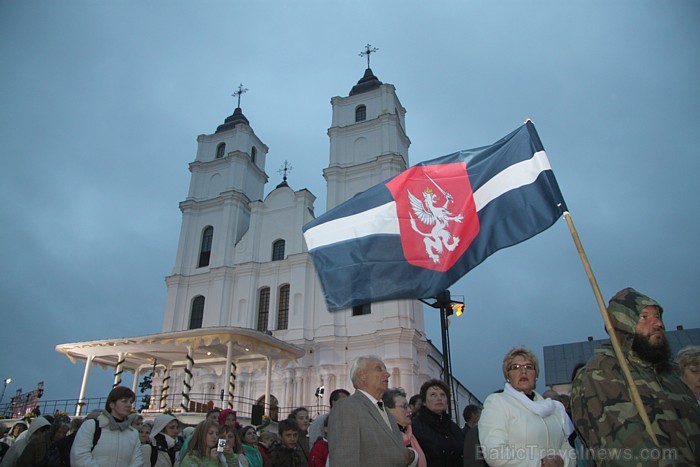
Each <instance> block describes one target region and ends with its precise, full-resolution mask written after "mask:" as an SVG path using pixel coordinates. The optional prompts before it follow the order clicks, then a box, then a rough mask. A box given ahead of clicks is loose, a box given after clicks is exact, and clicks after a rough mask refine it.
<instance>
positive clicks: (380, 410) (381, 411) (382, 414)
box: [377, 401, 391, 429]
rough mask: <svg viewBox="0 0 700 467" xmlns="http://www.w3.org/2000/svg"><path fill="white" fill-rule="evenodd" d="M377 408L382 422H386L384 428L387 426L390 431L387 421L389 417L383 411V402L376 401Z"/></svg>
mask: <svg viewBox="0 0 700 467" xmlns="http://www.w3.org/2000/svg"><path fill="white" fill-rule="evenodd" d="M377 407H379V414H380V415H381V416H382V418H383V419H384V422H386V426H388V427H389V429H391V422H390V421H389V416H388V415H387V414H386V410H384V402H382V401H377Z"/></svg>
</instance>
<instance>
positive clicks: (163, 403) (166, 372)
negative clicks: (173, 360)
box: [160, 365, 170, 412]
mask: <svg viewBox="0 0 700 467" xmlns="http://www.w3.org/2000/svg"><path fill="white" fill-rule="evenodd" d="M168 389H170V365H166V366H165V369H163V382H162V383H161V387H160V411H161V412H164V411H165V409H166V407H168Z"/></svg>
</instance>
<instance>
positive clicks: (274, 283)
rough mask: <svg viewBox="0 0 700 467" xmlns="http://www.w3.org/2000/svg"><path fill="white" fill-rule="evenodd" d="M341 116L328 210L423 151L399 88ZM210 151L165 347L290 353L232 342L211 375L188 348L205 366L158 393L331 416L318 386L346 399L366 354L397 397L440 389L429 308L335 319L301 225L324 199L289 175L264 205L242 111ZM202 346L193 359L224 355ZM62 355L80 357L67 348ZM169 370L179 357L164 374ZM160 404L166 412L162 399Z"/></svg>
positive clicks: (181, 256) (355, 103) (205, 148)
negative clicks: (217, 336) (243, 338)
mask: <svg viewBox="0 0 700 467" xmlns="http://www.w3.org/2000/svg"><path fill="white" fill-rule="evenodd" d="M331 105H332V122H331V126H330V128H329V129H328V136H329V139H330V151H329V160H328V165H327V166H326V167H325V168H324V169H323V176H324V178H325V180H326V183H327V196H326V199H327V205H326V210H329V209H331V208H333V207H335V206H337V205H339V204H341V203H342V202H344V201H346V200H347V199H349V198H351V197H352V196H354V195H355V194H357V193H359V192H361V191H364V190H366V189H368V188H370V187H371V186H374V185H376V184H378V183H380V182H382V181H384V180H386V179H388V178H390V177H392V176H394V175H396V174H398V173H400V172H401V171H403V170H405V169H406V168H408V166H409V158H408V148H409V146H410V140H409V138H408V135H407V134H406V130H405V128H406V126H405V113H406V110H405V109H404V108H403V106H402V105H401V102H400V101H399V98H398V96H397V95H396V90H395V88H394V86H393V85H391V84H385V83H382V82H381V81H379V80H378V79H377V77H375V76H374V74H373V73H372V71H371V69H370V68H367V70H366V71H365V74H364V76H363V78H362V79H361V80H360V81H358V83H357V85H355V86H354V87H353V88H352V90H351V92H350V93H349V95H348V96H345V97H333V98H332V99H331ZM197 143H198V146H197V153H196V156H195V159H194V162H192V163H190V165H189V169H190V172H191V180H190V186H189V191H188V195H187V198H186V199H185V200H184V201H182V202H181V203H180V209H181V211H182V225H181V232H180V238H179V243H178V247H177V255H176V260H175V266H174V268H173V271H172V274H171V275H170V276H168V277H167V278H166V283H167V301H166V306H165V312H164V317H163V326H162V335H163V336H184V335H189V334H187V333H188V332H192V333H195V334H197V335H200V334H201V333H205V332H206V330H208V329H212V330H217V329H223V330H226V329H243V330H246V331H245V333H244V334H246V335H248V334H251V333H258V334H259V335H260V341H261V342H262V341H264V340H265V339H267V340H268V341H270V342H273V341H274V342H279V343H281V346H282V347H284V346H285V345H286V346H288V347H289V349H287V348H285V349H283V350H284V352H287V351H288V353H285V354H284V355H282V354H279V355H278V356H279V357H280V358H276V359H270V358H267V359H266V360H265V359H260V358H244V357H245V356H244V355H243V354H241V355H239V354H238V353H236V351H234V350H232V344H230V343H229V346H228V355H226V354H227V352H226V349H225V347H224V348H223V350H222V354H223V355H220V357H221V358H220V359H219V360H217V361H218V362H219V363H216V362H215V361H214V360H212V362H214V364H210V365H198V360H200V361H204V360H206V359H207V357H206V356H205V355H200V356H195V355H194V352H195V351H194V350H193V349H189V347H188V349H189V350H188V351H189V352H190V353H189V354H188V359H190V360H193V362H192V363H191V364H190V365H189V366H188V365H186V364H185V365H184V366H180V367H178V365H168V364H167V363H165V366H163V367H159V370H158V371H157V372H156V376H155V377H154V378H153V384H154V386H153V393H154V394H156V395H157V394H162V395H163V397H168V395H170V397H173V395H174V394H180V393H181V392H182V391H183V390H184V387H185V386H187V387H188V392H189V393H190V394H192V397H195V395H196V394H203V395H209V396H211V395H218V394H222V399H223V394H225V393H227V392H228V393H232V395H233V398H232V401H231V405H232V406H233V407H234V408H237V407H236V406H237V405H238V404H242V403H243V402H242V401H259V402H262V401H265V400H267V402H269V404H270V405H274V406H277V407H278V408H279V411H280V415H281V416H282V415H286V413H288V411H289V410H291V409H292V408H294V407H298V406H307V407H309V408H312V407H316V406H318V405H319V402H320V403H321V405H327V401H322V400H321V401H319V399H318V394H317V389H318V388H319V387H323V388H324V389H325V394H326V395H328V394H330V392H331V391H333V390H334V389H336V388H346V389H348V390H351V391H352V385H351V382H350V375H349V370H350V366H351V364H352V362H353V360H354V359H355V358H356V357H358V356H361V355H368V354H375V355H378V356H380V357H381V358H382V360H383V361H384V363H385V364H386V366H387V370H388V371H389V373H390V374H391V378H390V382H389V384H390V386H392V387H393V386H400V387H403V388H405V390H406V391H407V393H408V394H409V395H411V394H414V393H416V392H418V389H419V388H420V385H421V384H422V383H423V382H424V381H426V380H427V379H429V378H433V377H434V378H440V377H441V367H440V365H441V362H442V358H441V354H440V353H439V352H438V351H437V350H436V348H435V347H434V346H433V345H432V344H431V343H430V342H429V341H428V340H427V338H426V334H425V328H424V322H423V304H422V303H421V302H420V301H418V300H394V301H385V302H376V303H372V304H369V305H365V306H361V307H354V308H352V309H345V310H340V311H336V312H332V313H331V312H329V311H328V310H327V308H326V305H325V301H324V298H323V291H322V290H321V286H320V283H319V280H318V278H317V274H316V270H315V268H314V265H313V262H312V260H311V257H310V255H309V253H308V251H307V248H306V245H305V243H304V239H303V235H302V226H303V225H304V224H306V223H307V222H309V221H310V220H312V219H313V218H314V211H315V206H314V201H315V199H316V198H315V196H314V195H313V194H312V193H311V192H309V191H308V190H306V189H301V190H298V191H295V190H293V189H292V188H291V187H290V186H289V184H288V183H287V181H286V176H285V180H284V181H283V182H282V183H280V184H279V185H277V187H276V188H274V189H273V190H272V191H271V192H270V193H269V194H268V195H267V196H264V191H265V185H266V183H267V182H268V176H267V174H266V171H265V170H266V163H267V157H268V147H267V146H266V145H265V143H264V141H263V140H262V139H260V137H258V135H256V134H255V132H254V131H253V129H252V126H251V124H250V122H249V121H248V120H247V118H246V117H245V116H244V115H243V112H242V110H241V108H240V106H239V107H237V108H236V110H235V111H234V113H233V114H232V115H231V116H229V117H228V118H226V120H225V121H224V123H223V124H221V125H219V127H218V128H217V129H216V131H214V132H213V133H211V134H205V135H200V136H198V138H197ZM194 330H198V331H194ZM201 335H203V334H201ZM251 335H252V334H251ZM249 337H250V336H249ZM250 338H251V339H253V340H255V339H257V338H256V337H255V336H254V335H253V336H252V337H250ZM183 339H184V338H181V339H180V341H183ZM202 339H203V340H202ZM202 339H200V340H199V341H197V342H199V343H200V344H195V345H194V346H195V347H197V346H199V347H201V346H202V345H204V344H207V343H209V344H211V342H212V339H211V338H210V339H209V340H207V339H206V338H202ZM156 340H157V339H156V338H153V339H150V340H149V342H155V341H156ZM171 340H172V341H173V342H175V341H177V339H175V338H173V339H171ZM96 342H97V341H96ZM144 342H145V341H144ZM192 342H194V341H192ZM216 342H218V341H216ZM222 342H223V340H222ZM251 342H252V341H251ZM256 342H257V341H256ZM224 344H225V343H224ZM154 345H155V344H154ZM245 346H247V344H246V345H240V346H239V347H241V348H242V347H245ZM59 347H60V346H59ZM59 347H57V350H59V351H62V352H64V353H66V354H67V355H68V354H69V353H68V350H67V347H66V348H64V349H59ZM290 349H291V350H290ZM245 351H248V348H246V349H245ZM241 352H243V350H241ZM131 353H132V354H135V352H131ZM122 354H123V355H122V356H121V357H119V358H118V359H116V360H115V361H117V360H119V361H122V362H126V361H127V360H128V358H127V357H128V355H129V354H130V351H129V350H128V349H126V348H125V349H123V352H122ZM154 355H155V354H154ZM206 355H211V353H207V354H206ZM298 355H301V356H299V357H298V358H297V356H298ZM69 356H71V355H69ZM76 356H77V358H82V355H79V354H74V355H73V357H76ZM224 356H226V358H224ZM282 357H284V358H282ZM179 360H180V361H184V360H185V359H184V358H179ZM171 361H174V359H171ZM224 361H225V363H223V362H224ZM104 362H106V360H104V361H103V364H104ZM164 362H167V358H165V359H163V358H161V360H160V361H159V362H157V363H159V364H160V363H164ZM154 363H155V362H154ZM89 364H90V361H88V362H87V364H86V365H87V366H86V373H87V371H88V369H89ZM135 365H136V364H135V363H132V365H131V368H129V367H128V365H127V369H132V370H134V371H135V373H136V374H137V376H138V372H139V371H140V369H141V368H147V367H148V363H147V362H146V363H144V364H143V365H141V366H140V367H138V368H139V369H137V368H136V366H135ZM186 366H188V367H187V368H185V367H186ZM227 366H229V367H230V368H231V371H230V374H229V372H228V371H226V368H227ZM188 373H191V374H188ZM83 385H85V381H84V383H83ZM455 387H456V389H457V391H458V393H460V394H459V396H460V397H459V399H460V404H459V405H460V407H463V406H465V405H466V404H469V403H472V402H474V400H475V399H473V396H472V395H471V394H470V393H469V391H468V390H467V389H466V388H465V387H463V386H461V385H459V384H457V385H455ZM164 390H165V391H164ZM82 392H84V388H83V391H82ZM266 395H268V396H267V397H268V398H267V399H266ZM205 398H206V396H205ZM209 398H210V399H211V397H209ZM200 402H204V401H200ZM215 402H217V404H216V405H219V404H218V401H216V400H215ZM222 402H223V400H222ZM151 404H152V408H158V405H159V402H158V397H157V396H156V397H154V398H153V399H152V401H151ZM168 405H171V404H170V403H168ZM161 406H163V407H164V406H165V400H164V402H163V404H161ZM240 409H241V410H242V413H246V412H248V410H246V409H243V408H242V407H241V408H240ZM460 411H461V408H460ZM313 412H314V413H312V415H315V411H313ZM460 413H461V412H460Z"/></svg>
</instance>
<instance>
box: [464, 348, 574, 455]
mask: <svg viewBox="0 0 700 467" xmlns="http://www.w3.org/2000/svg"><path fill="white" fill-rule="evenodd" d="M503 376H504V377H505V379H506V383H505V388H504V390H503V392H502V393H496V394H491V395H490V396H488V397H487V398H486V401H485V402H484V409H483V410H482V412H481V418H480V419H479V425H478V426H479V441H480V443H481V445H482V448H483V454H484V460H485V461H486V462H487V463H488V465H489V466H490V467H498V466H532V467H540V466H543V467H562V466H567V467H568V466H569V465H576V454H575V452H574V449H573V448H572V447H571V445H569V441H568V438H569V435H570V434H571V432H572V431H573V429H574V427H573V424H572V423H571V420H570V419H569V417H568V415H567V414H566V410H565V409H564V406H563V405H562V404H561V403H560V402H558V401H555V400H552V399H543V398H542V396H541V395H539V394H538V393H537V392H536V391H535V385H536V383H537V377H538V376H539V362H538V360H537V356H535V354H534V353H532V352H531V351H530V350H528V349H526V348H524V347H517V348H514V349H512V350H511V351H510V352H508V353H507V354H506V356H505V358H504V359H503Z"/></svg>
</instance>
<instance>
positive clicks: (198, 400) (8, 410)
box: [0, 393, 325, 420]
mask: <svg viewBox="0 0 700 467" xmlns="http://www.w3.org/2000/svg"><path fill="white" fill-rule="evenodd" d="M106 401H107V397H106V396H105V397H92V398H85V399H83V400H82V402H81V405H82V407H81V410H80V413H81V415H82V416H85V415H87V414H88V413H89V412H90V411H92V410H96V409H97V410H101V409H104V407H105V403H106ZM181 401H182V395H180V394H171V395H169V396H168V397H167V399H166V411H169V412H180V411H181V408H180V402H181ZM255 405H264V404H258V403H257V401H256V400H255V399H249V398H245V397H238V396H236V397H234V398H233V409H234V410H236V412H237V415H238V416H239V417H242V418H251V415H252V412H253V406H255ZM144 406H146V407H144ZM77 407H78V399H54V400H40V401H37V402H36V403H34V404H24V405H22V404H11V403H4V404H0V416H2V417H4V418H13V419H19V418H23V417H25V416H27V415H29V414H31V413H34V415H38V414H41V415H45V414H49V415H52V414H54V413H56V412H64V413H66V414H67V415H71V416H72V415H75V413H76V408H77ZM227 407H228V403H227V401H225V400H221V397H220V394H207V393H190V407H189V410H188V411H187V412H188V413H206V412H208V411H209V410H211V409H214V408H218V409H223V408H227ZM37 408H38V413H37V411H36V409H37ZM142 408H143V409H144V410H143V411H144V412H145V413H157V412H159V411H160V398H159V397H157V398H156V400H155V402H153V401H152V400H151V399H150V398H149V396H147V395H138V394H137V396H136V400H135V401H134V410H136V411H137V412H141V411H142ZM151 408H152V409H151ZM293 409H294V407H279V406H271V407H270V416H271V418H272V419H273V420H280V419H283V418H286V417H287V415H289V413H290V412H291V411H292V410H293ZM318 409H319V408H317V407H316V406H314V407H313V408H312V407H309V410H313V411H314V413H315V412H316V411H319V412H325V410H318ZM267 412H268V411H267V408H266V410H265V413H267Z"/></svg>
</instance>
